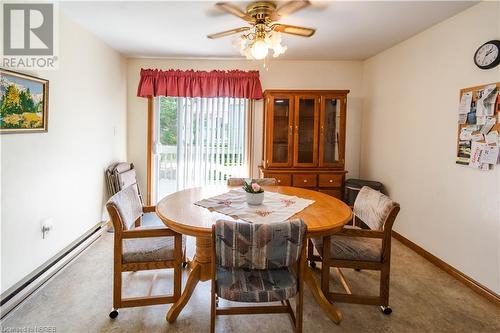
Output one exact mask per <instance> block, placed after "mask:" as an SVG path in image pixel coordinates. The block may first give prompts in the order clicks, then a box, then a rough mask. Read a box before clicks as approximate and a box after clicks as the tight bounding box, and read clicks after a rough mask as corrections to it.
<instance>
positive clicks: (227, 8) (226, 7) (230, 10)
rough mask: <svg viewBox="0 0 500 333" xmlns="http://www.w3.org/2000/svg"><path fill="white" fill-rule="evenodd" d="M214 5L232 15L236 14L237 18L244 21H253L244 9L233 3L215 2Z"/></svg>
mask: <svg viewBox="0 0 500 333" xmlns="http://www.w3.org/2000/svg"><path fill="white" fill-rule="evenodd" d="M215 6H217V7H218V8H220V9H221V10H223V11H225V12H228V13H229V14H232V15H234V16H238V17H239V18H241V19H243V20H245V21H248V22H253V21H254V19H253V18H252V17H251V16H249V15H247V13H245V12H244V11H242V10H241V9H239V8H238V7H236V6H235V5H232V4H230V3H228V2H217V3H216V4H215Z"/></svg>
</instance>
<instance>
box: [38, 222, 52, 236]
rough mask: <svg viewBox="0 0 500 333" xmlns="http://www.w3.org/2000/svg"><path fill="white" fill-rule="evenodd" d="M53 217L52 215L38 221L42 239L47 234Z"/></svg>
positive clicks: (50, 228)
mask: <svg viewBox="0 0 500 333" xmlns="http://www.w3.org/2000/svg"><path fill="white" fill-rule="evenodd" d="M53 222H54V219H53V218H52V217H48V218H45V219H43V220H41V221H40V226H41V229H42V239H45V238H46V237H47V236H48V233H49V231H50V230H52V228H53Z"/></svg>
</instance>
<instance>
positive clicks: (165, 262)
mask: <svg viewBox="0 0 500 333" xmlns="http://www.w3.org/2000/svg"><path fill="white" fill-rule="evenodd" d="M106 209H107V210H108V213H109V216H110V218H111V221H112V222H113V227H114V231H115V232H114V261H113V263H114V264H113V267H114V268H113V309H112V311H111V312H110V314H109V316H110V317H111V318H116V317H117V316H118V309H120V308H128V307H136V306H147V305H155V304H167V303H174V302H176V301H177V300H178V299H179V297H180V295H181V269H182V268H181V265H182V264H183V262H184V261H185V257H184V253H185V251H184V250H185V242H184V241H183V236H182V235H181V234H179V233H177V232H175V231H173V230H171V229H168V228H167V227H165V226H163V227H157V226H141V220H142V217H143V215H144V214H145V213H151V212H153V213H154V212H155V207H154V206H144V207H143V206H142V204H141V200H140V198H139V194H138V192H137V189H136V186H129V187H126V188H124V189H122V190H121V191H120V192H118V193H116V194H115V195H113V196H112V197H111V198H110V199H109V201H108V202H107V203H106ZM162 268H172V269H173V270H174V281H173V282H174V283H173V294H171V295H160V296H145V297H131V298H122V273H123V272H129V271H142V270H156V269H162ZM153 280H154V279H153ZM153 282H154V281H153Z"/></svg>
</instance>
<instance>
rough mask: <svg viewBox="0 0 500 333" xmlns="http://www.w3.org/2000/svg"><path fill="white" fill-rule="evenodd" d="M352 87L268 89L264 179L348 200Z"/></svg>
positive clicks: (265, 121)
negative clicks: (348, 112)
mask: <svg viewBox="0 0 500 333" xmlns="http://www.w3.org/2000/svg"><path fill="white" fill-rule="evenodd" d="M348 93H349V90H266V91H265V92H264V98H265V99H264V160H263V163H262V166H260V167H259V169H260V173H261V177H273V178H276V179H277V181H278V184H279V185H282V186H298V187H306V188H310V189H314V190H317V191H320V192H324V193H327V194H330V195H332V196H334V197H337V198H339V199H341V198H342V194H343V188H344V180H345V174H346V173H347V171H345V168H344V167H345V163H344V161H345V132H346V130H345V128H346V103H347V94H348Z"/></svg>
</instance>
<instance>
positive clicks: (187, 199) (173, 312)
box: [156, 186, 352, 324]
mask: <svg viewBox="0 0 500 333" xmlns="http://www.w3.org/2000/svg"><path fill="white" fill-rule="evenodd" d="M234 188H235V187H229V186H206V187H197V188H190V189H186V190H182V191H179V192H175V193H172V194H170V195H168V196H166V197H165V198H163V199H162V200H161V201H160V202H159V203H158V204H157V205H156V213H157V214H158V216H159V217H160V218H161V220H162V221H163V222H164V223H165V224H166V225H167V226H168V227H169V228H171V229H172V230H174V231H177V232H178V233H181V234H184V235H189V236H194V237H196V252H195V256H194V257H193V259H192V260H191V261H190V262H189V267H190V269H191V271H190V272H189V276H188V279H187V281H186V285H185V287H184V291H183V292H182V295H181V297H180V298H179V300H178V301H177V302H176V303H174V304H173V305H172V307H171V308H170V310H169V311H168V313H167V320H168V322H170V323H171V322H174V321H175V320H176V319H177V316H178V315H179V314H180V312H181V311H182V309H183V308H184V306H185V305H186V304H187V302H188V301H189V299H190V297H191V295H192V293H193V291H194V289H195V287H196V285H197V284H198V282H200V281H208V280H210V275H211V274H210V273H211V271H210V270H211V261H212V239H211V236H212V225H213V224H214V223H215V222H216V221H217V220H219V219H226V220H227V219H234V218H232V217H229V216H227V215H224V214H221V213H218V212H215V211H213V210H209V209H207V208H204V207H200V206H197V205H195V204H194V203H195V202H197V201H199V200H201V199H207V198H210V197H213V196H216V195H219V194H223V193H225V192H228V191H229V190H231V189H234ZM263 188H264V189H265V190H266V191H269V192H278V193H282V194H285V195H291V196H297V197H300V198H304V199H311V200H314V203H313V204H311V205H310V206H308V207H306V208H305V209H304V210H302V211H300V212H298V213H296V214H295V215H294V216H293V217H294V218H302V219H303V220H304V222H305V223H306V224H307V235H306V236H307V237H308V238H312V237H323V236H328V235H332V234H335V233H336V232H338V231H339V230H340V229H341V228H342V227H343V226H344V224H346V223H347V222H348V221H349V220H350V219H351V217H352V211H351V209H350V208H349V206H347V205H346V204H345V203H343V202H342V201H340V200H338V199H336V198H334V197H332V196H329V195H327V194H324V193H321V192H316V191H312V190H307V189H304V188H298V187H289V186H263ZM304 282H305V283H306V285H307V286H308V287H309V289H310V291H311V292H312V294H313V297H314V298H315V300H316V301H317V302H318V304H319V305H320V306H321V308H322V309H323V310H324V311H325V313H326V314H327V315H328V317H329V318H330V319H331V320H333V321H334V322H335V323H337V324H338V323H340V321H341V320H342V313H341V312H340V310H338V308H336V307H335V305H333V304H331V303H330V302H329V301H328V300H327V298H326V297H325V295H324V294H323V292H322V291H321V284H320V282H319V281H318V279H317V278H316V276H315V274H314V272H313V270H312V268H310V267H308V266H307V267H306V270H305V274H304Z"/></svg>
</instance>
